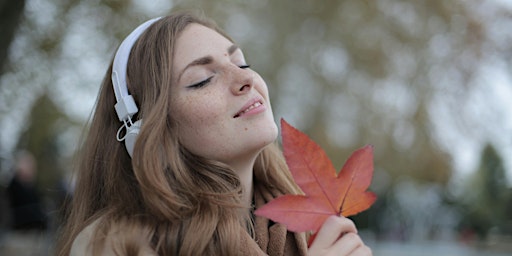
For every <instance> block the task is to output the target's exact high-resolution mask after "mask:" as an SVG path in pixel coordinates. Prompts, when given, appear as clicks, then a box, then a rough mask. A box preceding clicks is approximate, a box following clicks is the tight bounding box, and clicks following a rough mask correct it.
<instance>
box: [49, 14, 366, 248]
mask: <svg viewBox="0 0 512 256" xmlns="http://www.w3.org/2000/svg"><path fill="white" fill-rule="evenodd" d="M125 65H126V66H125ZM111 75H112V78H111ZM124 80H126V81H124ZM125 84H126V85H125ZM124 86H127V89H126V88H124ZM112 87H114V90H113V89H112ZM114 91H115V93H114ZM116 99H117V100H116ZM114 105H115V108H114ZM116 111H117V112H116ZM136 120H137V121H136ZM139 129H140V130H139ZM116 134H117V136H116ZM123 134H125V135H123ZM277 134H278V130H277V126H276V124H275V122H274V118H273V114H272V110H271V105H270V101H269V96H268V90H267V86H266V84H265V82H264V81H263V79H262V78H261V77H260V76H259V75H258V73H256V72H255V71H253V70H252V69H250V67H249V66H248V65H247V63H246V61H245V58H244V55H243V53H242V51H241V49H240V48H239V47H238V46H236V45H235V44H234V43H233V41H232V40H231V39H230V38H229V37H228V36H227V35H225V34H224V33H223V32H222V31H221V30H220V29H218V28H217V27H216V26H215V25H214V23H212V22H211V21H208V20H207V19H205V18H202V17H200V16H196V15H193V14H190V13H176V14H173V15H170V16H167V17H163V18H161V19H158V18H157V19H154V20H151V21H148V22H146V23H144V24H143V25H141V26H140V27H139V28H137V29H136V30H135V31H133V32H132V33H131V34H130V35H129V36H128V37H127V38H126V39H125V40H124V41H123V43H122V44H121V46H120V48H119V49H118V52H117V54H116V56H115V58H114V61H113V65H112V66H111V67H110V69H109V70H108V72H107V75H106V77H105V79H104V81H103V84H102V88H101V91H100V95H99V98H98V101H97V106H96V110H95V113H94V115H93V118H92V122H91V124H90V129H89V134H88V136H87V138H86V139H85V143H84V145H83V149H82V152H81V160H80V162H79V166H78V177H77V187H76V191H75V194H74V199H73V202H72V205H71V210H70V214H69V217H68V218H67V223H66V225H65V226H64V228H63V230H62V233H61V239H60V240H61V241H60V245H59V247H58V253H59V254H60V255H68V254H71V255H110V254H112V255H115V254H117V255H267V254H268V255H306V254H307V255H371V252H370V250H369V249H368V247H366V246H365V245H364V244H363V242H362V241H361V239H360V238H359V237H358V235H357V230H356V228H355V226H354V224H353V223H352V222H351V221H350V220H348V219H345V218H341V217H331V218H329V219H328V220H327V221H326V223H325V224H324V225H323V227H322V229H321V230H320V231H319V234H318V236H317V237H316V239H315V242H314V243H313V244H312V245H311V247H310V248H307V245H306V237H305V234H295V233H290V232H287V231H286V228H285V227H284V226H283V225H281V224H278V223H272V222H270V221H268V220H267V219H265V218H261V217H258V216H254V215H253V214H252V212H253V210H254V208H255V207H256V208H257V207H258V206H261V205H263V204H265V203H266V202H268V201H270V200H272V199H273V198H275V197H277V196H279V195H282V194H286V193H300V191H299V189H298V188H297V186H296V185H295V184H294V183H293V180H292V178H291V176H290V174H289V172H288V170H287V167H286V164H285V161H284V160H283V157H282V155H281V152H280V151H279V149H278V147H277V146H276V144H275V142H274V141H275V140H276V137H277ZM116 137H117V138H116ZM118 140H119V141H123V140H124V143H123V142H118ZM123 144H125V145H123ZM125 146H126V148H125Z"/></svg>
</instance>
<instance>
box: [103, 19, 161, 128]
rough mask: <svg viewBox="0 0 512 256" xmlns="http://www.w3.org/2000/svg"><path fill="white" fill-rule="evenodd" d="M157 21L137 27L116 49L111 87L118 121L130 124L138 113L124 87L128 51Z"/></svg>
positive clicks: (153, 20)
mask: <svg viewBox="0 0 512 256" xmlns="http://www.w3.org/2000/svg"><path fill="white" fill-rule="evenodd" d="M159 19H161V17H158V18H154V19H151V20H148V21H146V22H144V23H142V24H141V25H139V26H138V27H137V28H136V29H135V30H133V31H132V32H131V33H130V34H129V35H128V36H127V37H126V38H125V39H124V40H123V42H122V43H121V45H120V46H119V48H118V49H117V52H116V55H115V57H114V64H113V66H112V85H113V87H114V93H115V95H116V101H117V103H116V105H115V106H114V107H115V109H116V113H117V117H118V118H119V121H123V122H126V121H128V120H129V122H131V117H132V116H133V115H134V114H135V113H137V112H138V111H139V110H138V108H137V105H136V104H135V101H134V100H133V97H132V96H131V95H130V94H128V87H127V85H126V69H127V66H128V58H129V57H130V51H131V49H132V47H133V45H134V44H135V41H137V39H138V38H139V37H140V35H142V33H143V32H144V31H146V29H147V28H148V27H149V26H151V25H152V24H153V23H155V22H156V21H157V20H159Z"/></svg>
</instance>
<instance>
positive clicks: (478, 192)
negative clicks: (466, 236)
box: [462, 145, 512, 237]
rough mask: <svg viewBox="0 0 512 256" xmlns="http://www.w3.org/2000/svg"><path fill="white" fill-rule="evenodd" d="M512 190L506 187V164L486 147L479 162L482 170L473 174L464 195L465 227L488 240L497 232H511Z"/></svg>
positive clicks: (492, 149) (463, 224)
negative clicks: (489, 235) (491, 232)
mask: <svg viewBox="0 0 512 256" xmlns="http://www.w3.org/2000/svg"><path fill="white" fill-rule="evenodd" d="M511 192H512V190H511V189H509V188H508V186H507V184H506V176H505V168H504V166H503V161H502V159H501V157H500V156H499V154H498V153H497V152H496V150H495V148H494V147H493V146H492V145H487V146H486V147H485V148H484V150H483V152H482V157H481V160H480V167H479V168H478V170H477V171H476V172H475V173H474V174H473V176H472V178H471V179H470V182H469V183H468V184H467V187H466V192H465V193H464V203H465V207H464V208H465V209H466V211H465V212H466V213H467V214H466V215H465V216H464V218H463V220H462V227H463V228H469V229H473V230H474V231H476V232H477V233H478V234H479V235H480V236H481V237H485V236H486V235H487V234H488V232H489V231H490V230H491V229H492V228H494V229H496V230H498V231H499V232H510V231H511V230H507V225H510V224H509V223H510V222H511V221H512V215H510V209H509V208H508V207H510V206H509V205H507V204H510V202H511V200H512V193H511Z"/></svg>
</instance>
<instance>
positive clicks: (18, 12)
mask: <svg viewBox="0 0 512 256" xmlns="http://www.w3.org/2000/svg"><path fill="white" fill-rule="evenodd" d="M24 7H25V0H16V1H10V0H0V35H2V37H0V75H1V74H2V71H3V67H4V63H5V62H6V60H7V53H8V49H9V46H10V45H11V42H12V40H13V38H14V35H15V32H16V29H17V28H18V25H19V23H20V20H21V17H22V14H23V9H24Z"/></svg>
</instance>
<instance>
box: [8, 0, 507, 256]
mask: <svg viewBox="0 0 512 256" xmlns="http://www.w3.org/2000/svg"><path fill="white" fill-rule="evenodd" d="M174 8H178V9H189V8H200V9H202V10H204V12H205V13H206V14H207V16H209V17H211V18H213V19H214V20H216V21H217V22H218V23H219V25H220V26H221V27H223V28H224V29H225V30H226V31H227V32H228V34H230V35H231V36H232V37H233V38H234V39H235V41H237V43H238V44H239V45H240V46H241V47H242V49H243V50H244V52H245V55H246V58H247V59H248V62H249V64H251V66H252V68H253V69H254V70H256V71H258V72H259V73H260V74H261V75H262V76H263V77H264V79H265V80H266V82H267V84H268V86H269V90H270V93H271V98H272V102H273V108H274V112H275V117H276V120H279V119H280V118H281V117H282V118H284V119H286V120H287V121H288V122H289V123H291V124H292V125H294V126H296V127H297V128H299V129H300V130H302V131H304V132H305V133H307V134H308V135H309V136H310V137H311V138H312V139H313V140H315V141H316V142H317V143H318V144H319V145H321V147H322V148H324V149H325V150H326V151H327V153H328V155H329V157H330V158H331V160H332V161H333V163H334V165H335V166H336V168H337V169H340V168H341V166H342V165H343V163H344V162H345V160H346V159H347V158H348V156H349V155H350V153H351V152H353V151H354V150H356V149H357V148H360V147H362V146H364V145H365V144H373V145H374V146H375V159H374V163H375V173H374V178H373V183H372V186H371V190H373V191H374V192H376V193H377V194H378V200H377V202H376V203H375V204H374V205H373V206H372V208H371V209H370V210H368V211H366V212H364V213H361V214H359V215H358V216H356V217H354V218H353V219H354V220H355V222H356V224H357V225H358V227H359V229H360V233H361V234H362V236H363V237H364V240H365V242H366V243H367V244H369V245H370V246H371V247H372V248H373V251H374V255H511V253H512V29H511V28H512V1H508V0H488V1H480V0H429V1H425V0H408V1H406V0H379V1H370V0H342V1H340V0H337V1H334V0H322V1H312V0H309V1H308V0H299V1H297V0H281V1H268V0H245V1H242V0H217V1H207V0H192V1H162V0H153V1H142V0H132V1H121V0H90V1H79V0H16V1H9V0H0V14H1V15H0V20H1V22H0V35H1V36H0V131H1V134H0V209H1V210H0V217H1V219H0V254H1V255H52V246H53V242H54V234H55V232H56V229H57V227H58V225H59V222H60V220H61V215H60V214H61V211H60V209H61V208H60V207H61V205H62V203H63V202H64V201H65V196H66V195H72V193H73V186H72V184H73V183H72V181H71V179H70V174H71V172H72V170H73V157H74V153H75V150H76V149H77V146H78V144H79V140H80V136H81V134H82V132H83V129H84V127H85V125H86V123H87V120H88V118H89V115H90V113H91V111H92V109H93V107H94V103H95V100H96V95H97V92H98V90H99V86H100V83H101V80H102V78H103V76H104V75H105V72H106V70H107V68H108V65H109V63H110V61H111V58H112V57H113V54H114V52H115V50H116V48H117V46H118V44H119V43H120V41H121V40H122V39H123V38H124V37H125V36H126V35H127V34H128V33H129V32H130V31H131V30H132V29H134V28H135V27H136V26H137V25H138V24H140V23H141V22H143V21H145V20H147V19H149V18H151V17H154V16H161V15H165V14H168V13H169V12H170V11H171V10H172V9H174Z"/></svg>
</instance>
